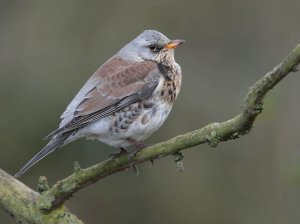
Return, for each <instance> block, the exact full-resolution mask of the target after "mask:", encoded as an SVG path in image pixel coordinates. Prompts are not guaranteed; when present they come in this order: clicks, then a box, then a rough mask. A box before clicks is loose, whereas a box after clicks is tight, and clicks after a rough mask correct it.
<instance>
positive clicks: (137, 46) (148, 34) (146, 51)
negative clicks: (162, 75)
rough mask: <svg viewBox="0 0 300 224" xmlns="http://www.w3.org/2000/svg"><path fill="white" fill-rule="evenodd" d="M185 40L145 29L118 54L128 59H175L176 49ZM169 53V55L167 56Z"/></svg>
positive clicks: (157, 60)
mask: <svg viewBox="0 0 300 224" xmlns="http://www.w3.org/2000/svg"><path fill="white" fill-rule="evenodd" d="M182 43H184V41H183V40H170V39H169V38H168V37H166V36H165V35H164V34H162V33H161V32H159V31H156V30H145V31H144V32H142V33H141V34H140V35H138V36H137V37H136V38H135V39H134V40H133V41H131V42H130V43H128V44H127V45H125V46H124V47H123V48H122V49H121V50H120V51H119V52H118V55H119V56H121V57H123V58H124V59H127V60H134V61H142V60H150V61H156V62H161V61H160V60H163V59H164V58H169V59H171V60H172V59H174V49H175V48H176V47H177V46H179V45H180V44H182ZM166 55H168V56H169V57H165V56H166Z"/></svg>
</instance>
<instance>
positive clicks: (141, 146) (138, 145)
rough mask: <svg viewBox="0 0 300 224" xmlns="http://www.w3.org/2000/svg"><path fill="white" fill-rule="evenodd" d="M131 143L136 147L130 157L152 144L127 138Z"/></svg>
mask: <svg viewBox="0 0 300 224" xmlns="http://www.w3.org/2000/svg"><path fill="white" fill-rule="evenodd" d="M126 140H127V141H128V142H129V143H130V144H132V145H134V146H135V149H134V150H133V151H132V152H131V153H130V154H129V155H128V157H129V159H132V158H133V157H134V156H135V155H136V154H137V153H138V152H139V151H140V150H141V149H144V148H147V147H149V146H151V144H145V143H143V142H141V141H136V140H134V139H132V138H127V139H126Z"/></svg>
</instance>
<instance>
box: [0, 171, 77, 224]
mask: <svg viewBox="0 0 300 224" xmlns="http://www.w3.org/2000/svg"><path fill="white" fill-rule="evenodd" d="M39 197H40V194H39V193H38V192H36V191H33V190H32V189H30V188H29V187H27V186H26V185H24V184H23V183H21V182H20V181H18V180H17V179H15V178H13V177H12V176H11V175H9V174H7V173H6V172H4V171H3V170H1V169H0V206H1V207H2V208H3V209H4V210H6V211H7V212H8V213H9V214H10V215H11V216H12V217H13V218H15V219H16V220H17V222H18V223H36V224H46V223H49V224H50V223H51V224H53V223H60V224H63V223H74V224H83V222H82V221H81V220H79V219H78V218H77V217H76V216H75V215H73V214H72V213H70V211H68V209H67V208H66V207H64V206H59V207H57V208H55V209H53V210H52V211H51V213H49V214H45V213H43V212H42V211H41V210H40V209H39V207H38V206H37V204H36V200H37V198H39Z"/></svg>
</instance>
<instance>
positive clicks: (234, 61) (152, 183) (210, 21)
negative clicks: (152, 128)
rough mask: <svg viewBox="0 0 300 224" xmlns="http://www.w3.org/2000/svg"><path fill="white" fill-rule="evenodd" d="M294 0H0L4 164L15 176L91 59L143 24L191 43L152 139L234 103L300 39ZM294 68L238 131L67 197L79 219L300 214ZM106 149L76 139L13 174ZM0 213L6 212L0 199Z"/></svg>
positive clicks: (85, 159)
mask: <svg viewBox="0 0 300 224" xmlns="http://www.w3.org/2000/svg"><path fill="white" fill-rule="evenodd" d="M299 8H300V1H298V0H294V1H291V0H273V1H271V0H265V1H258V0H256V1H238V0H227V1H222V0H199V1H156V0H151V1H75V0H73V1H71V0H64V1H54V0H53V1H38V0H36V1H29V0H28V1H0V102H1V110H0V117H1V122H0V143H1V156H0V167H1V168H2V169H4V170H6V171H7V172H9V173H11V174H14V173H15V172H16V171H17V170H18V169H19V168H20V167H21V166H22V165H23V164H24V163H25V162H26V161H27V160H28V159H29V158H30V157H31V156H33V154H35V153H36V152H37V151H39V150H40V149H41V148H42V147H43V146H44V145H45V142H44V141H42V140H41V139H42V138H43V137H44V136H45V135H47V134H48V133H49V132H50V131H52V130H53V129H55V128H56V127H57V125H58V123H59V116H60V114H61V113H62V112H63V110H64V109H65V107H66V105H67V104H68V103H69V101H70V100H71V99H72V98H73V96H74V95H75V94H76V92H77V91H78V90H79V88H80V87H81V86H82V85H83V84H84V82H85V81H86V80H87V79H88V77H89V76H90V75H91V74H92V73H93V72H94V71H95V70H96V68H97V67H98V66H99V65H101V64H102V63H104V62H105V60H106V59H108V58H109V57H110V56H111V55H113V54H114V53H115V52H116V51H118V49H119V48H120V47H122V46H123V45H124V44H125V43H127V42H129V41H131V40H132V39H133V38H134V37H135V36H137V35H138V34H139V33H141V32H142V31H143V30H145V29H157V30H159V31H161V32H163V33H164V34H166V35H167V36H168V37H170V38H174V39H175V38H182V39H185V40H186V44H185V45H183V46H182V47H180V48H179V49H178V50H176V59H177V62H178V63H180V64H181V66H182V69H183V76H184V80H183V86H182V91H181V94H180V96H179V98H178V100H177V102H176V104H175V106H174V108H173V111H172V113H171V115H170V117H169V119H168V120H167V122H166V123H165V125H164V126H163V127H162V128H161V129H160V130H159V131H158V132H156V133H155V134H154V135H153V136H152V137H151V138H150V139H149V140H148V142H151V143H155V142H160V141H163V140H166V139H168V138H171V137H173V136H176V135H178V134H181V133H185V132H187V131H190V130H193V129H197V128H199V127H202V126H204V125H206V124H208V123H210V122H218V121H223V120H225V119H228V118H231V117H232V116H234V115H235V114H237V113H238V112H239V110H240V106H241V104H242V100H243V98H244V96H245V94H246V92H247V91H248V88H249V87H250V86H251V85H252V84H253V83H254V82H255V81H256V80H257V79H258V78H260V77H261V76H262V75H264V74H265V73H266V72H267V71H269V70H270V69H272V67H273V66H274V65H276V64H277V63H278V62H280V61H281V60H282V58H283V57H284V56H286V55H287V54H288V53H289V51H290V50H291V49H292V48H293V47H294V46H295V45H296V44H297V43H298V42H300V29H299V24H300V14H299ZM299 75H300V73H299V72H298V73H295V74H291V75H290V76H288V77H287V78H286V79H285V80H283V81H282V82H281V83H280V84H279V85H278V86H277V87H276V88H275V89H274V90H273V91H272V92H270V94H269V95H268V96H267V98H266V100H265V107H264V108H265V109H264V111H263V114H262V115H261V116H259V118H258V119H257V121H256V123H255V126H254V128H253V130H252V132H250V133H249V134H248V135H247V136H244V137H242V138H240V139H237V140H234V141H230V142H225V143H222V144H220V145H219V146H218V147H217V148H216V149H213V148H211V147H209V146H207V145H201V146H199V147H195V148H193V149H190V150H186V151H184V154H185V160H184V165H185V172H184V173H180V172H178V171H177V170H176V165H175V163H174V162H173V160H174V159H173V158H172V157H168V158H164V159H161V160H158V161H156V162H155V164H154V167H152V168H151V169H149V165H150V164H149V163H145V164H142V165H140V176H139V177H136V176H135V174H134V173H133V172H122V173H118V174H115V175H112V176H109V177H107V178H105V179H103V180H101V181H99V182H98V183H96V184H94V185H92V186H89V187H87V188H85V189H84V190H81V191H80V192H79V193H76V194H75V196H74V197H73V198H72V199H71V200H69V201H68V202H67V206H68V208H70V210H71V211H73V212H74V213H75V214H77V215H78V217H80V218H81V219H82V220H84V221H85V222H86V223H109V224H115V223H117V224H118V223H145V224H148V223H149V224H150V223H151V224H152V223H156V224H164V223H174V224H177V223H178V224H179V223H191V224H193V223H205V224H214V223H218V224H227V223H228V224H252V223H258V224H260V223H261V224H268V223H272V224H277V223H278V224H279V223H280V224H281V223H299V220H300V138H299V132H300V128H299V123H300V122H299V114H300V105H299V94H300V90H299V85H300V77H299ZM112 152H114V151H113V149H112V148H110V147H108V146H105V145H104V144H102V143H98V142H95V141H86V140H81V141H76V142H74V143H71V144H70V145H68V146H66V147H64V148H63V150H59V151H57V152H56V153H54V154H52V155H51V156H49V157H47V158H46V159H44V160H42V161H41V162H40V163H38V164H37V165H36V166H35V167H34V168H32V169H31V170H30V171H29V172H28V173H26V174H25V175H24V176H23V177H22V178H21V181H23V182H24V183H26V184H27V185H28V186H30V187H32V188H34V189H35V188H36V184H37V179H38V177H39V176H40V175H46V176H47V177H48V180H49V182H50V184H53V183H55V182H56V181H57V180H59V179H62V178H64V177H66V176H67V175H69V174H71V172H72V164H73V162H74V161H75V160H78V161H79V162H80V164H81V166H83V167H87V166H90V165H93V164H95V163H97V162H100V161H102V160H104V159H106V158H107V155H108V154H109V153H112ZM0 223H3V224H4V223H5V224H10V223H14V221H13V220H12V219H11V218H10V217H9V216H8V215H7V214H6V213H5V212H4V211H2V210H0Z"/></svg>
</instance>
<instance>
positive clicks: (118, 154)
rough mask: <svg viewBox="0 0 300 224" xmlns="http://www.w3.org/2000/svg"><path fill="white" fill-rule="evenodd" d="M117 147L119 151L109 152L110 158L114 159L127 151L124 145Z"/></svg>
mask: <svg viewBox="0 0 300 224" xmlns="http://www.w3.org/2000/svg"><path fill="white" fill-rule="evenodd" d="M119 149H120V151H119V152H116V153H111V154H109V157H111V158H112V159H115V158H117V157H119V156H122V155H125V154H127V153H128V151H127V150H126V149H125V148H124V147H120V148H119Z"/></svg>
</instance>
